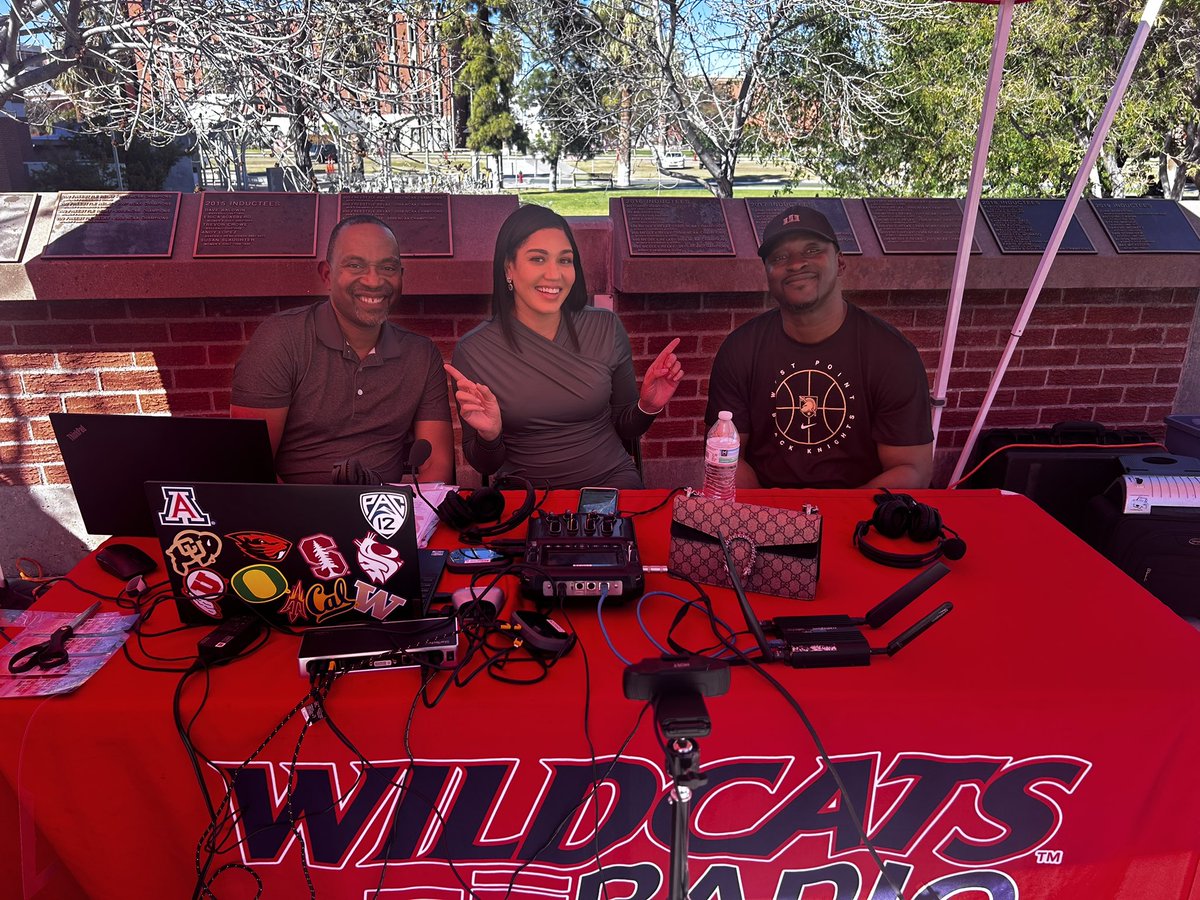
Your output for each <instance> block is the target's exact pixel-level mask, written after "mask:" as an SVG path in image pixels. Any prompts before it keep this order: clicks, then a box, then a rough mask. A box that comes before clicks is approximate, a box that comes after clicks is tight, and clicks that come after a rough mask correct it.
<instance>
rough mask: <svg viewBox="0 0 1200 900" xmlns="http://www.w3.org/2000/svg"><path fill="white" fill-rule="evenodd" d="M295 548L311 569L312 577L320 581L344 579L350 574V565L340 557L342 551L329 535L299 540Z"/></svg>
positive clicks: (316, 535)
mask: <svg viewBox="0 0 1200 900" xmlns="http://www.w3.org/2000/svg"><path fill="white" fill-rule="evenodd" d="M296 546H297V548H298V549H299V550H300V555H301V556H303V557H304V561H305V562H306V563H308V567H309V568H310V569H312V573H313V575H314V576H316V577H317V578H319V579H320V580H321V581H329V580H330V579H333V578H344V577H345V576H346V575H349V574H350V565H349V563H347V562H346V557H344V556H342V551H340V550H339V549H338V547H337V543H336V542H335V541H334V539H333V538H331V537H330V536H329V535H327V534H313V535H309V536H308V537H306V538H300V543H299V544H297V545H296Z"/></svg>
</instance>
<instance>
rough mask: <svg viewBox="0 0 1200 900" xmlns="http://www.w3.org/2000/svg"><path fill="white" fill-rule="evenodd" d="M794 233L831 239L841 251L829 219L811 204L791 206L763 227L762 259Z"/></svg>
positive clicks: (760, 253)
mask: <svg viewBox="0 0 1200 900" xmlns="http://www.w3.org/2000/svg"><path fill="white" fill-rule="evenodd" d="M792 234H811V235H813V236H814V237H819V238H820V239H821V240H823V241H829V243H831V244H833V246H835V247H837V248H838V252H839V253H840V252H841V249H842V248H841V247H840V246H839V245H838V240H837V235H836V234H835V233H834V230H833V226H832V225H830V224H829V220H828V219H827V218H825V217H824V216H823V215H821V213H819V212H817V211H816V210H815V209H813V208H812V207H811V206H789V207H788V208H787V209H785V210H784V211H783V212H781V213H780V214H779V215H777V216H776V217H775V218H773V219H772V220H771V221H770V222H768V223H767V227H766V228H764V229H763V237H762V244H760V245H759V248H758V255H759V257H761V258H762V259H764V260H765V259H766V258H767V254H768V253H770V252H771V251H772V250H773V249H775V245H776V244H777V243H779V241H780V240H782V239H783V238H785V237H787V236H789V235H792Z"/></svg>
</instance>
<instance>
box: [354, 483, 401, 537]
mask: <svg viewBox="0 0 1200 900" xmlns="http://www.w3.org/2000/svg"><path fill="white" fill-rule="evenodd" d="M358 503H359V506H360V507H361V508H362V513H363V515H364V516H365V517H366V519H367V524H369V525H370V526H371V530H372V531H375V532H377V533H378V534H379V535H380V536H381V537H382V538H383V539H384V540H385V541H386V540H387V539H388V538H390V537H394V536H395V535H396V532H398V531H399V530H400V529H401V528H403V527H404V523H405V522H406V521H407V520H408V495H407V494H393V493H391V492H390V491H371V492H370V493H367V494H363V495H362V496H361V497H359V498H358Z"/></svg>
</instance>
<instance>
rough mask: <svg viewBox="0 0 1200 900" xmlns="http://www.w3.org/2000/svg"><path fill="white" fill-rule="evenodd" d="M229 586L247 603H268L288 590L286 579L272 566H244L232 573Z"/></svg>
mask: <svg viewBox="0 0 1200 900" xmlns="http://www.w3.org/2000/svg"><path fill="white" fill-rule="evenodd" d="M229 584H230V586H231V587H232V588H233V590H234V593H236V594H237V595H238V596H239V597H241V598H242V599H243V600H245V601H246V602H247V603H270V602H271V601H272V600H275V599H277V598H279V597H282V596H283V595H284V594H285V593H286V592H287V589H288V583H287V579H286V578H284V577H283V573H282V572H280V571H279V570H278V569H277V568H275V567H274V566H265V565H257V566H246V568H244V569H239V570H238V571H236V572H234V573H233V577H232V578H230V579H229Z"/></svg>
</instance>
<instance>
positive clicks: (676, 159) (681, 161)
mask: <svg viewBox="0 0 1200 900" xmlns="http://www.w3.org/2000/svg"><path fill="white" fill-rule="evenodd" d="M662 167H663V168H664V169H684V168H687V158H686V157H685V156H684V155H683V151H682V150H667V151H665V152H664V153H663V155H662Z"/></svg>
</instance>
